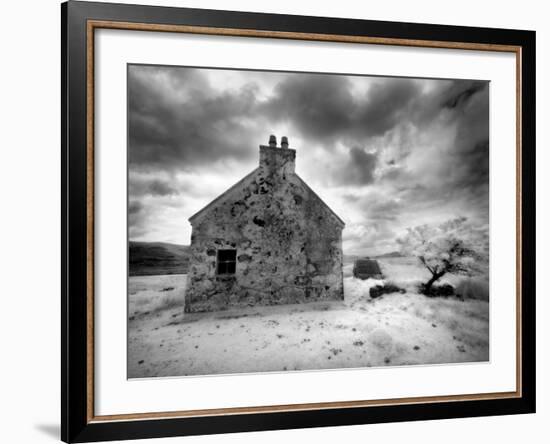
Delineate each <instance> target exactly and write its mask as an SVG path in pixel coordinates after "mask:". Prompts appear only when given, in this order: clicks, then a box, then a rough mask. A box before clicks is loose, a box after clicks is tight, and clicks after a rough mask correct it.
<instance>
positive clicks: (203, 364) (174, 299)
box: [128, 258, 489, 378]
mask: <svg viewBox="0 0 550 444" xmlns="http://www.w3.org/2000/svg"><path fill="white" fill-rule="evenodd" d="M380 265H381V267H382V271H383V273H384V274H385V276H386V278H387V279H390V280H392V281H393V282H396V283H398V284H399V285H401V286H403V287H405V288H407V290H408V292H407V293H405V294H398V293H395V294H389V295H385V296H383V297H381V298H378V299H371V298H370V297H369V288H370V287H371V286H373V285H376V284H380V283H382V282H383V281H380V280H378V281H377V280H372V279H369V280H366V281H361V280H358V279H355V278H353V277H352V276H351V267H352V266H351V265H350V264H347V265H345V267H344V276H345V278H344V289H345V290H344V291H345V301H343V302H330V303H327V302H322V303H311V304H302V305H286V306H275V307H250V308H247V309H239V310H228V311H222V312H216V313H200V314H199V313H197V314H184V313H183V300H184V296H185V284H186V275H169V276H139V277H130V281H129V305H128V310H129V338H128V377H130V378H142V377H154V376H182V375H206V374H223V373H243V372H266V371H292V370H308V369H328V368H352V367H372V366H388V365H414V364H436V363H437V364H440V363H451V362H453V363H456V362H473V361H487V360H488V359H489V303H488V282H487V281H486V280H483V279H477V280H468V281H462V282H461V281H460V279H458V278H455V277H449V279H447V280H445V279H442V281H444V282H445V281H446V282H450V283H452V284H454V285H455V286H457V288H462V289H464V291H463V293H464V296H465V298H464V300H461V299H457V298H428V297H425V296H423V295H419V294H416V293H414V292H413V291H414V283H415V282H417V281H418V280H423V279H425V278H426V277H427V274H426V273H425V272H424V270H423V269H422V268H420V267H419V266H418V265H417V263H416V261H415V260H414V259H412V258H391V259H381V260H380Z"/></svg>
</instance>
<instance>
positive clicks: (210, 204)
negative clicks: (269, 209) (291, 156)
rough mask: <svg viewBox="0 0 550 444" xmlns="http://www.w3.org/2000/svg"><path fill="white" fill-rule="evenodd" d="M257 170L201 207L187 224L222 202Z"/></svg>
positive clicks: (255, 169) (255, 170)
mask: <svg viewBox="0 0 550 444" xmlns="http://www.w3.org/2000/svg"><path fill="white" fill-rule="evenodd" d="M259 169H260V167H256V168H254V170H252V171H251V172H250V173H248V174H247V175H246V176H244V177H243V178H242V179H241V180H239V181H238V182H237V183H235V184H234V185H233V186H231V187H229V188H228V189H227V190H225V191H224V192H223V193H222V194H220V195H219V196H218V197H216V198H215V199H214V200H212V201H211V202H210V203H208V204H206V205H205V206H204V207H202V208H201V209H200V210H199V211H197V212H196V213H195V214H193V215H192V216H191V217H189V218H188V219H187V220H188V221H189V222H191V223H193V220H195V219H196V218H197V217H199V216H200V215H201V214H203V213H204V212H206V211H208V210H209V209H210V208H212V207H213V206H214V205H216V204H217V203H218V202H220V201H222V200H223V198H224V197H226V196H227V195H228V194H229V193H231V191H233V190H234V189H235V188H237V187H239V186H240V185H242V184H243V183H244V182H246V181H247V180H248V179H250V177H252V176H253V175H254V174H255V173H256V172H257V171H258V170H259Z"/></svg>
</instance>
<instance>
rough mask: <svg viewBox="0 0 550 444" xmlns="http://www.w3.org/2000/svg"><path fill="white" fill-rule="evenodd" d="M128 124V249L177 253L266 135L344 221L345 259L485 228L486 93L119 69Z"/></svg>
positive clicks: (319, 78)
mask: <svg viewBox="0 0 550 444" xmlns="http://www.w3.org/2000/svg"><path fill="white" fill-rule="evenodd" d="M128 125H129V126H128V138H129V145H128V149H129V190H128V194H129V196H128V197H129V204H128V211H129V215H128V224H129V236H130V239H131V240H142V241H163V242H174V243H179V244H189V242H190V235H191V226H190V225H189V222H188V221H187V219H188V217H189V216H191V215H192V214H194V213H195V212H196V211H198V210H200V209H201V208H202V207H203V206H204V205H206V204H207V203H208V202H210V201H211V200H212V199H214V198H215V197H217V196H218V195H219V194H221V193H223V192H224V191H225V190H226V189H227V188H229V187H230V186H231V185H232V184H234V183H235V182H237V181H238V180H240V179H241V178H242V177H243V176H245V175H246V174H248V173H249V172H250V171H252V170H253V169H254V168H256V166H257V164H258V146H259V145H260V144H267V140H268V137H269V135H270V134H275V135H277V137H278V140H279V141H280V138H281V136H283V135H286V136H288V138H289V142H290V147H291V148H294V149H296V151H297V153H296V156H297V157H296V170H297V173H298V174H299V175H300V176H301V177H302V178H303V179H304V180H305V181H306V182H307V183H308V184H309V185H310V186H311V187H312V188H313V189H314V190H315V191H316V192H317V194H319V196H321V198H323V200H325V202H326V203H327V204H328V205H329V206H330V207H331V208H332V209H333V210H334V211H335V212H336V213H337V214H338V215H339V216H340V217H341V218H342V219H343V220H344V221H345V222H346V228H345V229H344V232H343V238H344V253H345V254H378V253H384V252H388V251H392V250H394V249H396V243H395V239H396V237H398V236H399V235H401V234H403V232H404V231H405V230H406V228H407V227H410V226H415V225H420V224H424V223H438V222H443V221H445V220H448V219H451V218H454V217H457V216H466V217H468V218H469V219H470V220H471V221H472V222H474V223H476V224H479V225H481V226H487V225H488V217H489V215H488V206H489V84H488V83H487V82H481V81H470V80H432V79H410V78H391V77H387V78H386V77H368V76H343V75H327V74H309V73H308V74H302V73H278V72H260V71H238V70H217V69H203V68H185V67H159V66H143V65H130V66H129V69H128Z"/></svg>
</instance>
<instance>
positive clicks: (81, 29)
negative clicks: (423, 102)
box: [61, 1, 535, 442]
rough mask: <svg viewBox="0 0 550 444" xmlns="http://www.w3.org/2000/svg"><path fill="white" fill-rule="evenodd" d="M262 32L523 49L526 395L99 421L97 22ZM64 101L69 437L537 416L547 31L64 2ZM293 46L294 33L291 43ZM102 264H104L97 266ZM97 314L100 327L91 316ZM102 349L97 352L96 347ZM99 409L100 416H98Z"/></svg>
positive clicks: (520, 193)
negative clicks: (95, 357) (540, 157)
mask: <svg viewBox="0 0 550 444" xmlns="http://www.w3.org/2000/svg"><path fill="white" fill-rule="evenodd" d="M92 20H93V21H110V22H124V23H130V24H131V23H140V24H156V25H163V26H166V27H169V26H190V27H208V28H223V29H234V30H243V31H250V30H259V31H262V32H266V33H273V32H274V33H282V34H281V35H284V33H289V34H293V33H300V34H304V35H305V34H308V35H316V36H333V37H334V38H336V39H338V38H339V36H341V37H347V38H356V37H369V38H371V39H373V40H376V39H380V41H381V42H382V41H385V42H386V43H388V42H390V41H392V40H394V39H395V41H400V40H403V41H405V40H406V41H409V42H413V43H410V44H411V45H413V44H414V42H415V41H419V42H420V41H423V42H439V43H438V45H436V46H441V47H453V45H454V43H455V42H461V44H478V45H486V46H487V47H490V46H491V45H508V46H513V47H516V48H518V52H517V54H519V55H520V58H521V60H520V64H519V65H518V74H519V75H520V78H521V87H520V91H519V96H518V97H520V99H521V100H520V103H519V104H518V105H520V106H518V108H519V111H518V112H520V119H521V125H520V129H521V131H520V135H519V142H518V143H519V147H520V150H519V156H520V157H519V158H518V160H519V162H518V165H520V167H519V171H518V176H517V177H518V178H519V182H518V184H517V185H518V186H517V195H516V199H518V203H519V204H520V205H519V206H520V212H519V213H520V214H519V217H518V220H517V223H518V224H519V225H518V226H519V227H520V231H519V232H518V238H519V245H520V247H521V248H520V254H521V256H520V257H519V258H518V270H520V278H521V280H520V282H519V284H518V292H519V293H520V294H521V295H522V297H521V300H520V301H521V305H520V307H519V308H520V310H519V311H518V313H519V318H518V325H519V326H520V327H519V328H518V337H519V338H520V342H519V350H520V361H519V363H518V365H519V366H520V369H521V371H520V372H519V376H518V378H519V379H518V382H519V383H520V387H521V390H520V393H516V396H510V397H506V396H502V397H498V398H495V399H484V398H482V397H480V398H478V399H465V400H458V401H457V400H456V399H448V400H445V399H439V400H436V401H428V402H412V403H409V402H408V403H399V402H388V403H386V405H379V404H376V405H364V406H353V407H350V406H334V407H331V408H319V409H305V410H300V409H299V408H297V409H287V410H285V409H280V410H279V411H269V412H268V411H255V412H246V411H241V412H236V413H233V414H230V415H219V414H212V415H208V414H206V415H201V416H190V417H177V416H176V417H158V416H157V417H154V416H151V417H150V418H137V419H136V418H128V419H122V420H120V419H118V420H99V419H97V418H94V416H93V400H91V399H90V390H92V389H93V386H92V387H90V372H92V373H93V362H92V363H91V364H90V359H89V353H90V348H89V347H90V341H91V336H92V338H93V315H91V314H90V313H93V311H90V301H89V298H88V295H89V292H90V286H91V287H92V289H93V282H91V281H93V275H92V276H91V273H90V261H91V259H90V236H93V230H92V232H90V217H91V215H92V214H93V211H91V210H90V195H92V204H93V194H91V190H90V187H93V181H90V166H91V165H90V158H89V152H88V151H87V147H89V144H90V138H91V137H92V135H91V133H90V131H89V119H90V113H93V110H90V109H89V107H88V105H89V101H88V95H89V89H88V88H87V81H88V79H89V76H90V75H91V74H92V73H91V72H90V69H89V64H88V62H89V57H90V53H89V50H88V49H89V48H88V46H87V41H88V40H87V39H88V37H89V35H88V34H89V32H90V27H89V26H88V25H89V22H90V21H92ZM61 24H62V27H61V54H62V57H61V59H62V62H61V63H62V66H61V73H62V78H61V86H62V88H61V104H62V120H61V135H62V158H61V171H62V174H61V189H62V210H61V211H62V214H61V220H62V228H61V229H62V236H61V238H62V244H61V249H62V267H61V268H62V275H61V284H62V285H61V287H62V294H61V302H62V304H61V305H62V307H61V310H62V312H61V319H62V321H61V349H62V357H61V359H62V362H61V364H62V365H61V368H62V374H61V399H62V410H61V438H62V440H63V441H65V442H90V441H107V440H121V439H138V438H155V437H169V436H180V435H197V434H213V433H230V432H244V431H260V430H277V429H289V428H308V427H323V426H337V425H353V424H370V423H385V422H396V421H416V420H430V419H442V418H460V417H475V416H487V415H510V414H520V413H533V412H535V32H534V31H521V30H508V29H489V28H473V27H462V26H442V25H433V24H429V25H428V24H416V23H397V22H382V21H370V20H356V19H340V18H324V17H306V16H294V15H278V14H260V13H247V12H230V11H214V10H202V9H187V8H169V7H153V6H141V5H140V6H137V5H123V4H108V3H92V2H79V1H69V2H67V3H63V4H62V5H61ZM283 38H287V37H283ZM92 266H93V261H92ZM90 316H92V319H90ZM92 351H93V350H92ZM90 409H92V414H91V413H90Z"/></svg>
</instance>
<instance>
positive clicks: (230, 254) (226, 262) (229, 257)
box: [217, 250, 237, 274]
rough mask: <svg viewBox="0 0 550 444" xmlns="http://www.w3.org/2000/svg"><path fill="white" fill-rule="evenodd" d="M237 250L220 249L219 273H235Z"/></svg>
mask: <svg viewBox="0 0 550 444" xmlns="http://www.w3.org/2000/svg"><path fill="white" fill-rule="evenodd" d="M236 268H237V250H218V267H217V272H218V274H235V269H236Z"/></svg>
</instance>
